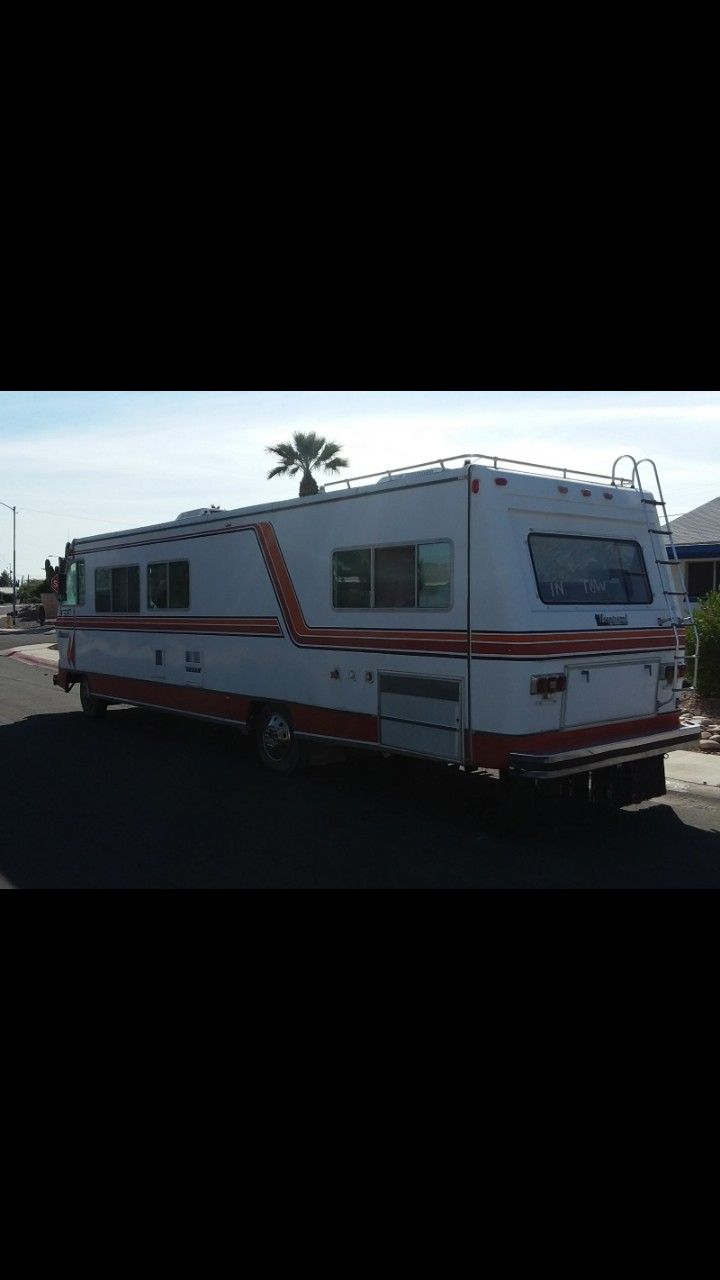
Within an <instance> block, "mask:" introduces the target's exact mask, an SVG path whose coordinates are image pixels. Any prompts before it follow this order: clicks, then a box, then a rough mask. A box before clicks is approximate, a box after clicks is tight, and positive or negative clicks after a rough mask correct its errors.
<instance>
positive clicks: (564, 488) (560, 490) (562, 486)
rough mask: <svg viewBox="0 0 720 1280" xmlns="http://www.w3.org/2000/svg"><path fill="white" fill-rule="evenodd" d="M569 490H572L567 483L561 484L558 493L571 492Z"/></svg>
mask: <svg viewBox="0 0 720 1280" xmlns="http://www.w3.org/2000/svg"><path fill="white" fill-rule="evenodd" d="M569 492H570V490H569V489H568V487H567V485H566V484H559V485H558V493H569Z"/></svg>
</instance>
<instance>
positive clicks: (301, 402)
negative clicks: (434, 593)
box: [0, 391, 720, 577]
mask: <svg viewBox="0 0 720 1280" xmlns="http://www.w3.org/2000/svg"><path fill="white" fill-rule="evenodd" d="M312 430H315V431H317V432H318V433H319V434H321V435H324V436H326V437H327V438H328V439H331V440H334V441H336V442H337V443H339V444H341V445H342V446H343V454H344V456H346V457H347V458H348V459H349V461H350V468H349V470H348V471H347V472H345V474H346V475H348V476H352V475H362V474H364V473H367V472H372V471H379V470H381V469H382V468H384V467H401V466H405V465H411V464H412V463H416V462H424V461H429V460H431V459H435V458H439V457H447V456H450V455H452V454H459V453H463V454H464V453H466V452H473V453H492V454H495V453H498V454H501V455H503V456H506V457H513V458H521V459H528V460H530V461H535V462H545V463H550V464H558V465H562V466H574V467H577V468H580V469H582V470H587V471H598V472H602V473H606V472H609V471H610V469H611V466H612V463H613V461H614V459H615V458H616V457H617V456H618V455H619V454H621V453H631V454H634V455H635V456H636V457H647V456H650V457H651V458H654V459H655V460H656V461H657V463H658V467H659V470H660V478H661V481H662V483H663V487H664V490H665V497H666V499H667V503H668V510H669V512H670V515H671V516H675V515H680V514H683V513H684V512H686V511H689V510H692V509H693V508H695V507H698V506H700V505H701V504H702V503H704V502H709V501H710V499H711V498H716V497H720V447H719V446H720V392H718V391H232V392H231V391H3V392H0V502H4V503H8V504H9V505H10V506H16V507H17V508H18V516H17V573H18V576H23V577H24V576H26V575H28V574H29V575H30V576H32V577H37V576H40V575H41V573H42V569H43V564H44V562H45V558H46V556H49V557H50V558H51V559H52V560H53V562H54V563H55V562H56V561H57V557H58V556H59V555H61V554H62V552H63V549H64V547H65V543H66V542H67V541H68V540H69V539H72V538H73V537H76V536H79V535H80V534H89V533H101V532H105V531H108V530H110V529H123V528H125V529H127V528H131V527H133V526H136V525H142V524H153V523H155V522H156V521H160V520H172V519H174V518H175V516H176V515H177V514H178V512H180V511H183V510H187V509H188V508H192V507H201V506H209V505H210V504H212V503H215V504H217V505H219V506H221V507H229V508H232V507H239V506H249V505H251V504H252V503H256V502H269V501H272V500H273V499H275V498H277V499H282V498H291V497H295V496H296V495H297V481H296V480H291V479H277V480H272V481H268V480H267V479H266V475H267V472H268V470H269V469H270V467H271V466H272V465H273V461H272V459H271V458H270V457H269V455H268V454H266V453H265V446H266V445H269V444H277V443H278V442H280V441H284V440H288V439H289V438H290V436H291V433H292V432H293V431H312ZM328 478H331V477H328ZM319 483H322V477H319ZM11 559H12V513H11V512H10V511H7V510H6V508H5V507H0V569H4V568H8V567H9V565H10V563H11Z"/></svg>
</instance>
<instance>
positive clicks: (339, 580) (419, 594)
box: [332, 542, 452, 609]
mask: <svg viewBox="0 0 720 1280" xmlns="http://www.w3.org/2000/svg"><path fill="white" fill-rule="evenodd" d="M332 576H333V605H334V607H335V608H336V609H449V608H450V606H451V604H452V543H451V542H420V543H410V544H409V545H407V546H396V547H361V548H357V549H355V550H351V551H335V552H333V559H332Z"/></svg>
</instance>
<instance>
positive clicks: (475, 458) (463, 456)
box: [320, 453, 634, 493]
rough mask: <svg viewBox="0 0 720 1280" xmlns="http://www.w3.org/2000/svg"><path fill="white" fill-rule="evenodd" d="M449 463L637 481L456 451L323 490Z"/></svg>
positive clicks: (608, 480)
mask: <svg viewBox="0 0 720 1280" xmlns="http://www.w3.org/2000/svg"><path fill="white" fill-rule="evenodd" d="M448 462H455V463H457V462H461V465H462V466H465V467H468V466H470V463H471V462H491V463H492V465H493V467H494V468H495V469H496V470H497V468H498V467H499V466H500V464H502V467H503V469H506V468H509V467H522V468H530V469H531V470H532V471H552V472H556V473H558V474H560V475H561V476H562V477H563V479H564V480H567V479H568V478H569V477H572V476H583V477H584V479H586V480H603V481H605V482H606V483H609V484H612V485H614V486H615V488H623V487H624V486H627V487H628V488H631V489H632V488H633V487H634V485H633V481H632V480H628V479H626V478H624V477H623V476H616V475H609V476H606V475H600V474H598V473H597V472H595V471H578V470H576V469H575V468H574V467H554V466H549V465H547V464H546V463H543V462H522V461H520V460H519V459H518V458H501V457H499V456H498V455H497V454H493V453H456V454H454V455H453V456H452V457H451V458H433V459H431V461H430V462H414V463H413V464H412V465H411V466H409V467H392V468H390V469H389V470H385V471H372V472H370V474H369V475H366V476H351V477H350V478H349V479H345V478H343V479H342V480H329V481H328V482H327V484H323V485H321V486H320V492H321V493H324V492H325V490H326V489H332V488H333V487H334V486H335V485H346V486H347V488H348V489H349V488H350V487H351V485H353V484H359V483H360V481H361V480H377V479H378V478H379V477H380V478H382V479H385V480H392V479H393V478H394V477H399V476H401V475H407V473H408V472H411V471H419V470H420V469H422V468H424V469H427V468H428V467H431V468H437V469H439V470H441V471H444V470H445V465H446V463H448Z"/></svg>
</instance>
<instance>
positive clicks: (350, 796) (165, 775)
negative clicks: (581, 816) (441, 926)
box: [0, 637, 720, 889]
mask: <svg viewBox="0 0 720 1280" xmlns="http://www.w3.org/2000/svg"><path fill="white" fill-rule="evenodd" d="M36 638H38V637H36ZM497 793H498V787H497V783H496V782H495V780H494V779H493V778H491V777H488V776H485V775H477V774H476V775H473V776H466V775H464V774H462V773H460V772H459V771H457V770H455V769H451V768H447V767H443V766H438V765H432V764H426V763H424V762H419V761H411V760H403V759H400V758H394V759H389V760H383V759H382V758H380V757H378V756H375V755H372V754H368V755H363V754H360V753H357V754H356V755H355V756H354V757H353V758H352V759H351V760H348V761H346V762H344V763H335V764H325V765H316V766H314V767H311V768H309V769H308V770H307V771H306V772H304V773H302V774H296V775H293V776H292V777H290V778H283V777H276V776H275V775H273V774H270V773H268V772H266V771H265V770H264V769H263V768H262V767H261V766H260V764H259V763H258V762H257V761H256V760H255V756H254V751H253V748H252V744H251V743H250V742H249V741H248V740H247V739H245V738H244V737H243V736H242V735H241V734H239V733H238V732H237V731H236V730H233V729H230V728H226V727H223V726H217V725H210V724H205V723H203V722H201V721H194V720H189V719H183V718H180V717H173V716H168V715H161V714H159V713H155V712H150V711H141V710H137V709H134V708H128V707H111V708H110V709H109V711H108V714H107V716H106V717H105V718H104V719H103V720H96V721H93V720H88V719H87V718H86V717H84V716H83V715H82V712H81V710H80V702H79V696H78V691H77V689H76V690H74V691H73V692H72V693H71V694H64V693H61V692H60V691H59V690H57V689H55V688H54V687H53V684H52V671H51V670H50V669H49V668H43V667H34V666H29V665H27V664H25V663H23V662H20V661H18V660H16V659H13V658H7V657H5V656H3V654H2V652H0V884H3V883H4V884H5V885H6V886H12V887H16V888H21V889H79V888H92V889H135V888H144V889H181V888H191V889H221V888H222V889H227V888H244V889H350V888H352V889H471V888H472V889H590V888H595V889H597V888H602V889H650V888H652V889H656V888H663V889H667V888H671V889H680V888H683V889H685V888H693V889H697V888H720V835H719V834H718V832H719V831H720V802H719V801H718V800H715V799H714V798H713V796H711V795H710V794H709V793H708V795H707V796H698V795H697V794H695V795H691V794H681V795H680V794H673V795H669V796H668V797H666V798H665V799H664V800H662V801H651V802H649V803H647V804H645V805H641V806H638V807H637V808H635V809H630V810H624V811H622V812H620V813H619V814H616V815H614V816H612V817H611V818H609V819H604V820H601V819H598V818H597V817H593V818H592V820H587V819H585V820H578V819H573V820H569V819H568V818H567V817H566V815H565V814H563V813H554V812H549V813H546V814H544V815H543V817H542V820H537V822H536V823H535V824H534V825H532V826H531V827H530V828H529V829H527V830H525V831H524V832H523V831H521V832H518V831H517V830H515V831H513V830H509V829H508V826H507V821H506V819H504V818H503V816H502V812H501V810H500V808H499V806H498V803H497ZM714 794H716V793H713V795H714Z"/></svg>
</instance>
